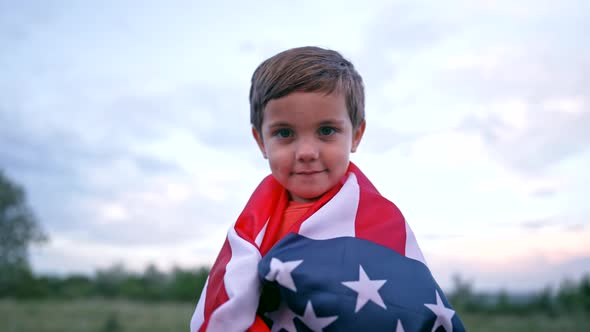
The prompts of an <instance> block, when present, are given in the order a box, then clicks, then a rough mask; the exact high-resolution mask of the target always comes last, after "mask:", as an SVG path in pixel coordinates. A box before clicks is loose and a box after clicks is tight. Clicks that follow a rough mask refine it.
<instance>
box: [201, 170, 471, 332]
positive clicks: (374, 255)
mask: <svg viewBox="0 0 590 332" xmlns="http://www.w3.org/2000/svg"><path fill="white" fill-rule="evenodd" d="M287 202H288V196H287V193H286V191H285V189H284V188H283V187H282V186H281V185H280V184H279V183H278V182H277V181H276V180H275V179H274V178H273V177H272V176H268V177H267V178H265V179H264V180H263V181H262V183H261V184H260V185H259V186H258V188H257V189H256V190H255V191H254V193H253V194H252V197H251V198H250V200H249V201H248V203H247V204H246V207H245V208H244V210H243V212H242V213H241V214H240V216H239V217H238V220H237V221H236V223H235V224H234V225H233V227H231V228H230V230H229V232H228V235H227V239H226V241H225V243H224V245H223V247H222V249H221V252H220V254H219V256H218V258H217V260H216V262H215V263H214V264H213V267H212V268H211V272H210V274H209V278H208V280H207V283H206V284H205V287H204V289H203V292H202V293H201V298H200V299H199V302H198V304H197V307H196V309H195V312H194V314H193V317H192V319H191V326H190V329H191V332H197V331H212V332H218V331H247V330H248V331H288V332H292V331H293V332H295V331H396V332H400V331H406V332H410V331H447V332H450V331H464V330H465V329H464V327H463V325H462V322H461V320H460V319H459V317H458V316H457V314H456V313H455V312H454V310H453V309H452V307H451V306H450V304H449V302H448V301H447V299H446V297H445V295H444V294H443V292H442V290H441V289H440V287H439V286H438V285H437V283H436V281H435V280H434V278H433V277H432V275H431V273H430V271H429V269H428V267H427V265H426V263H425V261H424V257H423V255H422V252H421V250H420V248H419V247H418V244H417V242H416V239H415V237H414V234H413V233H412V231H411V229H410V227H409V225H408V224H407V223H406V221H405V219H404V217H403V215H402V214H401V212H400V211H399V210H398V208H397V207H396V206H395V205H394V204H393V203H392V202H390V201H389V200H387V199H386V198H384V197H383V196H381V195H380V194H379V192H378V191H377V190H376V189H375V187H374V186H373V185H372V184H371V182H370V181H369V180H368V179H367V178H366V176H365V175H364V174H363V173H362V172H361V171H360V169H358V167H356V166H355V165H354V164H353V163H350V166H349V169H348V172H347V174H346V175H345V176H344V178H343V180H342V181H341V183H340V184H339V185H338V186H336V187H335V188H333V189H332V190H330V191H329V192H328V193H326V194H324V195H323V196H322V197H321V198H320V199H319V200H318V201H317V202H316V203H315V204H314V205H313V206H312V207H311V208H310V210H309V211H308V212H306V213H305V214H304V215H303V216H302V218H301V219H300V220H299V221H298V222H297V223H296V224H295V225H293V227H292V228H291V229H290V233H289V234H288V235H287V236H285V237H284V238H282V239H279V238H277V234H278V226H279V223H280V219H281V217H282V212H283V211H284V209H285V207H286V205H287Z"/></svg>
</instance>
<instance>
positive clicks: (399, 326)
mask: <svg viewBox="0 0 590 332" xmlns="http://www.w3.org/2000/svg"><path fill="white" fill-rule="evenodd" d="M395 332H406V331H405V330H404V326H403V325H402V321H401V320H399V319H398V320H397V326H396V328H395Z"/></svg>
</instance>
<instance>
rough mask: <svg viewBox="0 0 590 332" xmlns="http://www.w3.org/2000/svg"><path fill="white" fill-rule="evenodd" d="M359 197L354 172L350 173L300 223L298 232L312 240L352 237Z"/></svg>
mask: <svg viewBox="0 0 590 332" xmlns="http://www.w3.org/2000/svg"><path fill="white" fill-rule="evenodd" d="M359 198H360V188H359V184H358V181H357V179H356V176H355V175H354V173H350V175H349V177H348V179H347V180H346V182H345V183H344V185H343V186H342V188H341V189H340V191H338V193H337V194H336V196H334V197H332V199H331V200H330V201H329V202H328V203H326V204H325V205H324V206H322V208H321V209H319V210H318V211H317V212H316V213H314V214H313V215H312V216H310V217H309V218H308V219H307V220H305V221H304V222H303V224H301V228H300V229H299V234H301V235H303V236H306V237H308V238H310V239H314V240H326V239H332V238H335V237H342V236H353V237H354V236H355V234H356V232H355V220H356V212H357V210H358V206H359Z"/></svg>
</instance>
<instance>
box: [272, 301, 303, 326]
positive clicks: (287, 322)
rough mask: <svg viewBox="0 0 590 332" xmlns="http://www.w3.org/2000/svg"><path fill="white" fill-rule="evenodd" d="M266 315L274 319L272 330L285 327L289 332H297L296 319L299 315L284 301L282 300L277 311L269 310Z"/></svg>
mask: <svg viewBox="0 0 590 332" xmlns="http://www.w3.org/2000/svg"><path fill="white" fill-rule="evenodd" d="M266 316H267V317H268V318H270V319H271V320H272V328H271V330H270V331H271V332H279V331H281V330H283V329H284V330H285V331H287V332H297V328H296V327H295V321H294V319H295V317H297V315H296V314H295V313H294V312H293V311H291V309H290V308H289V306H287V304H286V303H285V302H284V301H283V302H281V305H280V306H279V308H278V309H277V310H276V311H273V312H269V313H267V314H266Z"/></svg>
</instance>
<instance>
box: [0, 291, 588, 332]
mask: <svg viewBox="0 0 590 332" xmlns="http://www.w3.org/2000/svg"><path fill="white" fill-rule="evenodd" d="M193 310H194V304H190V303H170V302H158V303H144V302H131V301H125V300H103V299H92V300H88V299H86V300H73V301H59V300H47V301H40V300H35V301H22V300H21V301H16V300H7V299H4V300H0V331H2V332H33V331H34V332H58V331H59V332H74V331H76V332H86V331H88V332H139V331H143V332H152V331H153V332H155V331H158V332H166V331H187V332H188V331H189V321H190V318H191V315H192V313H193ZM461 318H462V319H463V322H464V324H465V326H466V327H467V330H468V331H470V332H472V331H475V332H487V331H507V332H512V331H539V332H543V331H559V332H567V331H590V317H585V316H584V314H575V315H573V314H572V315H570V316H557V317H549V316H545V315H530V316H516V315H514V316H511V315H502V316H498V315H461Z"/></svg>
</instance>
